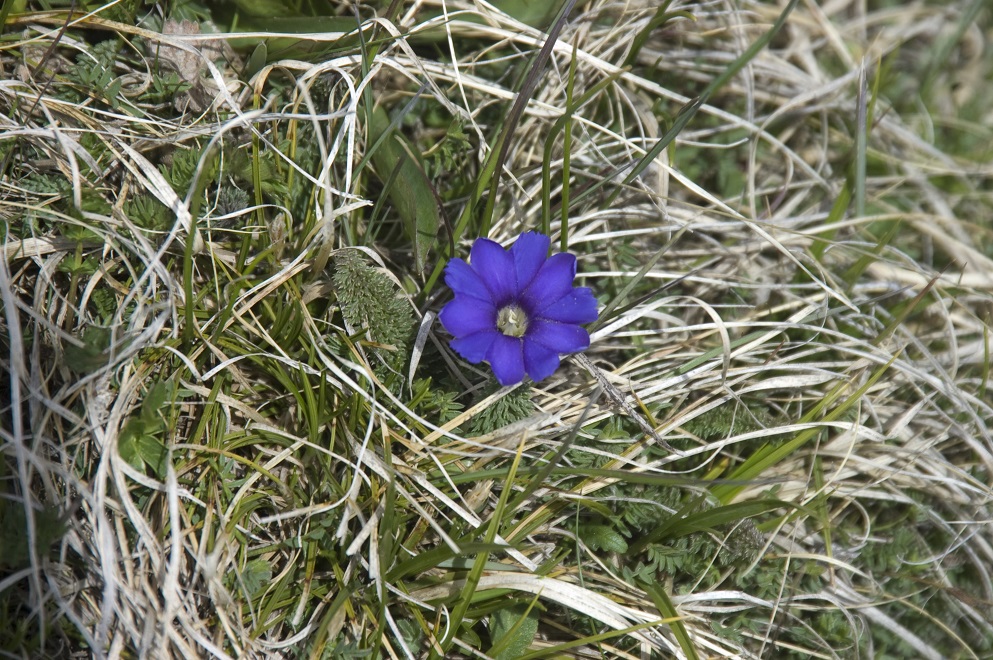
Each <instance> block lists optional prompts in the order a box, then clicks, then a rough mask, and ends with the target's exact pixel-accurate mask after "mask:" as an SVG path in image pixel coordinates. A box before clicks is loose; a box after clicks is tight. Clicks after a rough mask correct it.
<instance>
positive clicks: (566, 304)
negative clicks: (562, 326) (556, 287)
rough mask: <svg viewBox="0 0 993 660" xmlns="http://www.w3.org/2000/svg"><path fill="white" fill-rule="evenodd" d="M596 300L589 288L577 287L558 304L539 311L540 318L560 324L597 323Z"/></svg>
mask: <svg viewBox="0 0 993 660" xmlns="http://www.w3.org/2000/svg"><path fill="white" fill-rule="evenodd" d="M596 306H597V302H596V298H594V297H593V292H592V291H591V290H590V289H589V287H585V286H582V287H576V288H575V289H573V290H572V291H570V292H569V293H567V294H565V295H564V296H563V297H562V298H559V300H558V301H557V302H554V303H552V304H551V305H549V306H547V307H544V308H542V309H540V310H538V312H537V314H538V317H539V318H543V319H548V320H550V321H558V322H560V323H592V322H593V321H596V317H597V311H596Z"/></svg>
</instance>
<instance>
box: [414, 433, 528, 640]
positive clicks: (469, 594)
mask: <svg viewBox="0 0 993 660" xmlns="http://www.w3.org/2000/svg"><path fill="white" fill-rule="evenodd" d="M523 454H524V442H523V439H522V442H520V443H519V444H518V446H517V453H516V454H514V460H513V461H512V462H511V465H510V469H509V470H508V471H507V478H506V480H505V482H504V487H503V489H502V490H501V491H500V498H499V499H498V500H497V504H496V507H495V508H494V510H493V515H492V517H491V518H490V523H489V525H487V526H486V534H485V536H484V541H483V542H484V543H486V544H492V543H493V541H494V539H496V537H497V534H498V532H499V531H500V523H501V522H502V520H503V513H504V511H505V510H506V507H507V500H508V499H509V498H510V493H511V492H513V484H514V479H515V478H516V473H517V468H518V467H519V466H520V464H521V457H522V456H523ZM488 560H489V552H480V553H479V554H478V555H476V560H475V561H474V562H473V565H472V570H470V571H469V575H467V576H466V580H465V585H464V586H463V588H462V593H460V594H459V598H458V600H457V601H456V604H455V608H454V609H453V610H452V615H451V619H450V627H449V630H448V634H446V635H445V637H444V639H442V640H441V643H440V646H441V650H442V652H443V653H445V654H446V655H447V654H448V651H449V649H451V647H452V644H454V642H455V637H456V635H458V632H459V627H460V626H461V625H462V621H463V619H464V618H465V615H466V612H468V611H469V606H470V605H471V604H472V598H473V596H474V595H475V593H476V586H477V585H478V584H479V578H480V577H481V576H482V575H483V569H485V568H486V562H487V561H488ZM430 657H432V658H436V657H442V656H437V655H436V654H435V651H434V650H432V652H431V656H430Z"/></svg>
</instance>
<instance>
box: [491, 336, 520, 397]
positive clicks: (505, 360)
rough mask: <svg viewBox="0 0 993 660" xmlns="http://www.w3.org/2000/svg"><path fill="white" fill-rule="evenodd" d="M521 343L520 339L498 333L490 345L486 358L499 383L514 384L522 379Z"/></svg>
mask: <svg viewBox="0 0 993 660" xmlns="http://www.w3.org/2000/svg"><path fill="white" fill-rule="evenodd" d="M523 343H524V342H522V341H521V340H520V339H517V338H515V337H508V336H507V335H502V334H499V333H498V334H497V338H496V340H495V341H494V342H493V344H492V345H491V346H490V350H489V353H487V355H486V359H487V360H489V362H490V366H491V367H493V374H494V375H495V376H496V379H497V380H498V381H500V384H501V385H515V384H517V383H519V382H521V381H522V380H524V355H523V350H522V344H523Z"/></svg>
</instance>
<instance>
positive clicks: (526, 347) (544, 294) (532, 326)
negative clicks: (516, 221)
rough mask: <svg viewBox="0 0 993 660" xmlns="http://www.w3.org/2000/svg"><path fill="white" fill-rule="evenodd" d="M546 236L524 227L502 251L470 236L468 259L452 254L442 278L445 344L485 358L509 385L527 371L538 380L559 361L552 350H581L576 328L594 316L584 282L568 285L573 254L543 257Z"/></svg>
mask: <svg viewBox="0 0 993 660" xmlns="http://www.w3.org/2000/svg"><path fill="white" fill-rule="evenodd" d="M550 243H551V241H550V240H549V238H548V237H547V236H545V235H543V234H539V233H537V232H527V233H524V234H521V235H520V236H519V237H518V238H517V242H515V243H514V245H513V246H511V248H510V250H504V249H503V248H502V247H501V246H500V244H499V243H496V242H494V241H491V240H489V239H488V238H480V239H477V240H476V242H475V243H473V245H472V251H471V252H470V253H469V259H470V262H471V264H469V263H466V262H465V261H463V260H462V259H458V258H455V259H452V260H451V261H449V262H448V266H447V267H446V268H445V283H446V284H448V286H449V288H451V290H452V291H453V292H454V293H455V299H454V300H452V301H451V302H450V303H448V304H447V305H445V307H444V309H442V310H441V314H440V315H439V318H440V319H441V323H442V325H444V326H445V329H446V330H448V331H449V332H450V333H452V335H453V336H454V337H455V338H454V339H452V341H451V346H452V348H453V349H455V351H456V352H457V353H458V354H459V355H461V356H462V357H464V358H465V359H466V360H468V361H469V362H471V363H472V364H478V363H480V362H482V361H483V360H486V361H487V362H489V363H490V366H491V367H492V368H493V373H494V374H495V375H496V378H497V380H498V381H500V384H501V385H514V384H515V383H519V382H521V381H522V380H523V379H524V374H525V373H527V375H528V376H530V377H531V380H533V381H535V382H538V381H540V380H543V379H545V378H547V377H549V376H551V375H552V373H553V372H554V371H555V370H556V369H558V367H559V355H560V354H562V353H575V352H576V351H582V350H585V349H587V348H589V345H590V335H589V333H587V332H586V330H585V329H583V328H582V327H580V324H582V323H591V322H593V321H595V320H596V318H597V309H596V307H597V302H596V298H594V297H593V292H592V291H590V290H589V288H587V287H574V286H573V285H572V282H573V280H574V279H575V278H576V257H575V256H573V255H571V254H569V253H568V252H561V253H559V254H553V255H552V256H550V257H549V256H548V247H549V244H550Z"/></svg>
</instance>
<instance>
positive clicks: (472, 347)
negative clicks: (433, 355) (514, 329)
mask: <svg viewBox="0 0 993 660" xmlns="http://www.w3.org/2000/svg"><path fill="white" fill-rule="evenodd" d="M502 336H503V335H501V334H500V333H499V332H497V331H496V330H483V331H482V332H475V333H473V334H471V335H467V336H465V337H459V338H458V339H453V340H452V341H451V342H449V344H448V345H449V346H451V347H452V349H453V350H454V351H455V352H456V353H458V354H459V355H461V356H462V357H464V358H465V359H466V360H468V361H469V362H471V363H472V364H479V363H480V362H482V361H483V360H485V359H486V354H487V353H489V351H490V348H491V347H492V346H493V342H495V341H496V340H497V338H499V337H502Z"/></svg>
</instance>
